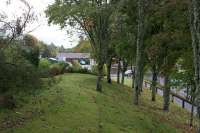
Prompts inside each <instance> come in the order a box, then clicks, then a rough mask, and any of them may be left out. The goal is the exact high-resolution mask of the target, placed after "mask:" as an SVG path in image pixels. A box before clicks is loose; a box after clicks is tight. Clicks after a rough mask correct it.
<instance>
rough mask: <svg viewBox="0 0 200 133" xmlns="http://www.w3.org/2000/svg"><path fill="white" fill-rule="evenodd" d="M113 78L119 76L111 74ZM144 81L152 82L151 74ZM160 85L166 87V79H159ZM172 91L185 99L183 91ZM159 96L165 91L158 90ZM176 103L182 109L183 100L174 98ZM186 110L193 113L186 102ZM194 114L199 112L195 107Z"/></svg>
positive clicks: (190, 106)
mask: <svg viewBox="0 0 200 133" xmlns="http://www.w3.org/2000/svg"><path fill="white" fill-rule="evenodd" d="M111 77H112V78H116V77H117V74H111ZM144 79H145V80H149V81H151V73H148V74H146V75H145V77H144ZM158 83H159V84H161V85H164V79H163V78H162V77H159V78H158ZM148 87H150V86H148ZM183 89H184V88H183ZM171 91H173V92H175V93H176V94H178V95H180V96H183V97H185V93H184V92H183V91H181V90H180V91H178V90H177V89H174V88H171ZM158 94H159V95H160V96H163V91H162V90H158ZM174 103H176V104H177V105H178V106H180V107H182V100H180V99H178V98H176V97H174ZM185 109H186V110H188V111H191V109H192V105H191V104H189V103H187V102H185ZM194 112H195V113H196V112H197V108H196V107H194Z"/></svg>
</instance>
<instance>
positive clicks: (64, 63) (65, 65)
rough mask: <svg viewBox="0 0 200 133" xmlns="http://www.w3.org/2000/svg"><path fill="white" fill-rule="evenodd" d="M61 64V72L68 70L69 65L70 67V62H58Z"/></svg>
mask: <svg viewBox="0 0 200 133" xmlns="http://www.w3.org/2000/svg"><path fill="white" fill-rule="evenodd" d="M58 64H59V66H60V69H61V70H60V73H61V74H63V73H65V72H66V69H67V67H69V64H67V63H66V62H63V61H61V62H58Z"/></svg>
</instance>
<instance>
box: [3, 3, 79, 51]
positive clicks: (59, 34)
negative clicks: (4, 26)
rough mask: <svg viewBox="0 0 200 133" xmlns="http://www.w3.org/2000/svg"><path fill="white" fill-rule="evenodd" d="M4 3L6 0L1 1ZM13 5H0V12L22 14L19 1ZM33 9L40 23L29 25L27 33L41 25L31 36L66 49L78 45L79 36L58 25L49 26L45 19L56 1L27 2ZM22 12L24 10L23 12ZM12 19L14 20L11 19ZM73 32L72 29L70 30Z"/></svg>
mask: <svg viewBox="0 0 200 133" xmlns="http://www.w3.org/2000/svg"><path fill="white" fill-rule="evenodd" d="M0 1H1V2H4V3H5V1H6V0H0ZM11 1H12V4H11V5H9V6H5V4H1V5H0V9H1V10H0V11H4V12H6V13H7V14H9V15H10V16H11V17H12V15H11V14H14V15H18V14H20V10H19V9H22V8H21V6H22V5H21V6H20V5H19V0H11ZM27 1H28V2H29V3H30V4H31V5H32V6H33V7H34V11H35V12H36V14H37V15H38V21H36V22H34V23H33V24H31V25H29V26H28V27H27V29H26V31H30V30H32V29H34V28H35V27H37V26H38V25H40V26H39V27H38V28H37V29H36V30H34V31H33V32H31V33H30V34H32V35H34V36H36V37H37V38H38V39H39V40H41V41H44V42H46V43H48V44H50V43H51V42H52V43H54V44H55V45H57V46H61V45H63V46H64V47H65V48H70V47H73V46H75V45H77V43H78V40H79V38H78V34H77V33H74V34H73V36H71V35H69V34H67V32H66V30H61V29H60V27H59V26H58V25H50V26H49V25H48V23H47V18H46V17H45V13H44V11H45V10H46V8H47V7H48V5H49V4H52V3H53V2H54V0H27ZM21 11H22V10H21ZM11 19H12V18H11ZM69 30H72V29H69Z"/></svg>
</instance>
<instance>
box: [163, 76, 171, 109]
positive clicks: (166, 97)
mask: <svg viewBox="0 0 200 133" xmlns="http://www.w3.org/2000/svg"><path fill="white" fill-rule="evenodd" d="M164 87H165V88H164V90H163V98H164V103H163V110H164V111H169V104H170V85H169V77H168V75H165V77H164Z"/></svg>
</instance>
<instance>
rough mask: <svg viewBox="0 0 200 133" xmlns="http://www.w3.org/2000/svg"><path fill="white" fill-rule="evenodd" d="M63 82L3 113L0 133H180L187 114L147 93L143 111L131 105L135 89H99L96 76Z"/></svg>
mask: <svg viewBox="0 0 200 133" xmlns="http://www.w3.org/2000/svg"><path fill="white" fill-rule="evenodd" d="M57 80H59V82H58V83H57V84H56V85H54V86H52V87H50V88H48V89H44V90H41V91H40V93H38V95H36V96H35V97H31V98H30V97H28V98H26V99H27V101H28V102H26V103H23V106H22V107H21V108H18V109H16V110H14V111H6V110H3V111H0V123H1V126H0V133H176V132H177V133H179V132H180V133H181V132H186V133H188V132H191V133H192V132H194V129H193V130H190V129H189V127H188V126H187V123H188V118H189V113H188V112H187V111H184V110H182V109H181V108H179V107H177V106H176V105H174V104H172V105H171V111H170V112H169V113H165V112H163V111H162V110H161V107H162V98H160V97H159V96H158V100H157V101H158V102H156V103H153V102H151V101H150V93H149V92H148V91H147V90H145V91H144V92H143V94H142V96H141V100H140V101H142V102H141V103H140V106H139V107H136V106H134V105H133V104H132V100H133V98H132V90H131V89H130V88H129V87H126V86H121V85H117V84H116V83H113V84H111V85H110V84H107V83H105V82H104V83H103V93H98V92H96V90H95V83H96V77H95V76H91V75H84V74H66V75H62V76H59V77H57Z"/></svg>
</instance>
